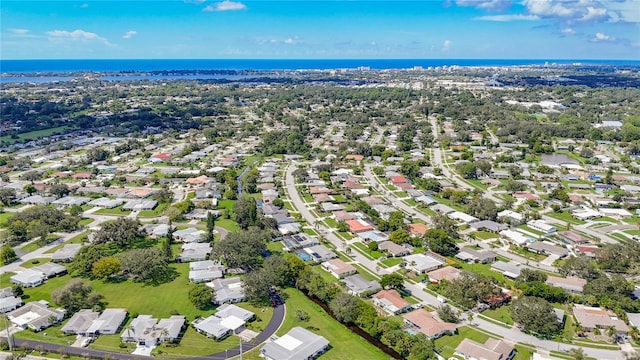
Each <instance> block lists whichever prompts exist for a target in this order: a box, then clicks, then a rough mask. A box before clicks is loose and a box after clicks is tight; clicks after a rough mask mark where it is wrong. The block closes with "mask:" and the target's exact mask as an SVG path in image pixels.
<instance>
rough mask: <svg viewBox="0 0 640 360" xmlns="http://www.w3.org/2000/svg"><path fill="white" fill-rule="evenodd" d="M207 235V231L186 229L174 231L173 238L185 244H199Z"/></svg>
mask: <svg viewBox="0 0 640 360" xmlns="http://www.w3.org/2000/svg"><path fill="white" fill-rule="evenodd" d="M206 233H207V232H206V231H203V230H198V229H196V228H186V229H183V230H176V231H174V232H173V238H174V239H176V241H182V242H183V243H192V242H195V243H199V242H202V240H203V239H204V235H205V234H206Z"/></svg>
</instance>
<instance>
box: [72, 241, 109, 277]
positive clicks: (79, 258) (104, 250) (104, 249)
mask: <svg viewBox="0 0 640 360" xmlns="http://www.w3.org/2000/svg"><path fill="white" fill-rule="evenodd" d="M109 254H110V249H109V245H108V244H99V245H88V246H83V247H81V248H80V251H78V253H77V254H76V256H75V257H74V258H73V261H72V262H71V264H69V273H70V274H71V275H72V276H92V275H93V264H94V263H95V262H96V261H98V260H100V259H101V258H103V257H105V256H107V255H109Z"/></svg>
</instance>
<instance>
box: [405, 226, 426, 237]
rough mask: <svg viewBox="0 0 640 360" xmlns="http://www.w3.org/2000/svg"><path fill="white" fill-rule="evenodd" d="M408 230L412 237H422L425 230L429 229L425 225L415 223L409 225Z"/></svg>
mask: <svg viewBox="0 0 640 360" xmlns="http://www.w3.org/2000/svg"><path fill="white" fill-rule="evenodd" d="M408 230H409V234H411V235H412V236H416V237H423V236H424V234H426V232H427V230H429V228H428V227H427V225H425V224H422V223H415V224H410V225H409V228H408Z"/></svg>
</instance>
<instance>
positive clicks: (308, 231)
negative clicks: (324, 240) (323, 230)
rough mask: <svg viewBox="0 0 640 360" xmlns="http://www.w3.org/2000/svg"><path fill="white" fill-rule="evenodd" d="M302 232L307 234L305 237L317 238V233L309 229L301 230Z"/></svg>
mask: <svg viewBox="0 0 640 360" xmlns="http://www.w3.org/2000/svg"><path fill="white" fill-rule="evenodd" d="M302 231H304V233H305V234H307V235H311V236H318V233H317V232H316V231H315V230H313V229H310V228H304V229H302Z"/></svg>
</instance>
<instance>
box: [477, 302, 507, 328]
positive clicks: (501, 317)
mask: <svg viewBox="0 0 640 360" xmlns="http://www.w3.org/2000/svg"><path fill="white" fill-rule="evenodd" d="M510 311H511V307H510V306H509V305H506V306H501V307H499V308H497V309H489V310H485V311H483V312H482V315H484V316H487V317H490V318H492V319H494V320H498V321H500V322H503V323H505V324H508V325H513V319H512V318H511V312H510Z"/></svg>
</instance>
